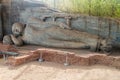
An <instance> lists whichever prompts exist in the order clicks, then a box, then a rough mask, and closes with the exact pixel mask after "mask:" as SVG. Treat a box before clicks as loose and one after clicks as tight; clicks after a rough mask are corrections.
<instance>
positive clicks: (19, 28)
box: [12, 23, 24, 37]
mask: <svg viewBox="0 0 120 80" xmlns="http://www.w3.org/2000/svg"><path fill="white" fill-rule="evenodd" d="M23 31H24V25H23V24H21V23H14V24H13V26H12V32H13V34H14V35H15V36H16V37H18V36H20V35H22V33H23Z"/></svg>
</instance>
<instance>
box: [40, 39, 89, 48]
mask: <svg viewBox="0 0 120 80" xmlns="http://www.w3.org/2000/svg"><path fill="white" fill-rule="evenodd" d="M40 45H41V46H45V47H56V48H71V49H89V48H90V46H89V45H87V44H85V43H82V42H70V41H60V40H52V39H49V40H45V41H42V42H41V44H40Z"/></svg>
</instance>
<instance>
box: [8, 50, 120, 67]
mask: <svg viewBox="0 0 120 80" xmlns="http://www.w3.org/2000/svg"><path fill="white" fill-rule="evenodd" d="M41 54H42V58H43V59H44V60H45V61H48V62H55V63H60V64H64V63H65V62H66V56H67V62H68V63H69V64H71V65H82V66H91V65H96V64H100V65H106V66H113V67H117V68H120V63H119V62H120V57H114V56H107V55H104V54H90V55H87V56H80V55H76V54H75V53H71V52H66V51H60V50H53V49H38V50H35V51H31V52H30V53H28V54H27V55H24V56H18V57H9V59H8V63H9V64H11V65H13V66H18V65H21V64H23V63H26V62H30V61H34V60H37V59H39V58H41Z"/></svg>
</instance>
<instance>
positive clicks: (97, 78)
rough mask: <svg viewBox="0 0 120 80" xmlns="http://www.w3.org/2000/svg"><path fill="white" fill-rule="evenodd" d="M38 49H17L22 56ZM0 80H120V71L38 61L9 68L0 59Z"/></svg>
mask: <svg viewBox="0 0 120 80" xmlns="http://www.w3.org/2000/svg"><path fill="white" fill-rule="evenodd" d="M38 48H39V47H36V46H32V47H31V46H24V47H17V49H19V52H21V53H23V54H24V53H26V52H28V51H31V50H35V49H38ZM40 48H41V47H40ZM69 51H71V52H76V53H77V54H79V53H83V54H80V55H83V56H85V55H87V54H88V53H89V52H88V51H82V50H69ZM0 80H120V70H119V69H115V68H113V67H107V66H101V65H94V66H88V67H87V66H74V65H70V66H67V67H66V66H64V65H63V64H57V63H51V62H42V63H40V62H38V61H33V62H30V63H26V64H23V65H21V66H18V67H11V66H8V65H5V61H4V60H3V59H0Z"/></svg>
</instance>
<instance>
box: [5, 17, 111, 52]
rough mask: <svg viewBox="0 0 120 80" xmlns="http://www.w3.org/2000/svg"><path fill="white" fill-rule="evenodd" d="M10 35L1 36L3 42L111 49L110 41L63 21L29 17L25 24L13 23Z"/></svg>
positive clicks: (17, 44) (20, 44)
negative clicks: (74, 27) (45, 20)
mask: <svg viewBox="0 0 120 80" xmlns="http://www.w3.org/2000/svg"><path fill="white" fill-rule="evenodd" d="M12 32H13V34H11V35H6V36H4V38H3V43H4V44H14V45H16V46H22V45H23V44H31V45H40V46H44V47H55V48H70V49H92V50H105V51H109V50H111V48H112V47H111V42H110V41H107V39H103V38H101V37H100V36H98V35H93V34H89V33H87V32H84V31H78V30H74V29H71V28H70V27H69V26H68V25H66V24H64V23H59V22H58V23H57V22H56V23H55V22H44V21H42V20H40V19H37V18H30V19H29V20H28V22H27V24H25V25H24V24H22V23H14V24H13V26H12Z"/></svg>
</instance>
